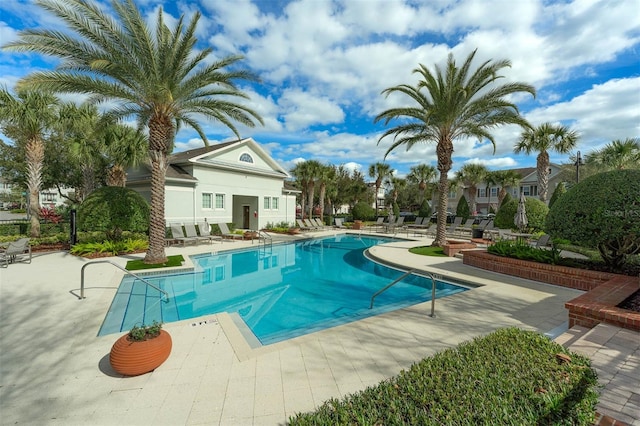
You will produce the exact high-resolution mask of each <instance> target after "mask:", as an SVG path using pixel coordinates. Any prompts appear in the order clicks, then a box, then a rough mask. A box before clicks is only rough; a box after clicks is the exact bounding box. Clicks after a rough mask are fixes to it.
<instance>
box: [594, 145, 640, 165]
mask: <svg viewBox="0 0 640 426" xmlns="http://www.w3.org/2000/svg"><path fill="white" fill-rule="evenodd" d="M585 163H586V164H587V165H595V166H599V168H600V170H602V168H604V169H605V170H623V169H638V168H640V139H638V138H627V139H625V140H623V141H621V140H615V141H612V142H611V143H609V144H607V145H605V147H604V148H602V149H599V150H596V151H593V152H591V153H589V154H587V155H586V158H585Z"/></svg>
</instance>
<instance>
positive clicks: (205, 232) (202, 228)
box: [198, 220, 222, 243]
mask: <svg viewBox="0 0 640 426" xmlns="http://www.w3.org/2000/svg"><path fill="white" fill-rule="evenodd" d="M198 235H199V236H200V238H208V239H209V242H210V243H212V242H214V241H220V242H222V237H221V236H220V235H213V234H211V227H210V226H209V223H207V221H206V220H205V221H204V222H198Z"/></svg>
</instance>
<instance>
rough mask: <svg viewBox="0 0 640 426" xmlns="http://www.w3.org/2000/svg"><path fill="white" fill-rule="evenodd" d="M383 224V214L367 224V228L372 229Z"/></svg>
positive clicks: (378, 227)
mask: <svg viewBox="0 0 640 426" xmlns="http://www.w3.org/2000/svg"><path fill="white" fill-rule="evenodd" d="M383 226H384V216H380V217H378V219H377V220H376V223H374V224H371V225H369V229H371V230H373V229H374V228H375V229H380V228H382V227H383Z"/></svg>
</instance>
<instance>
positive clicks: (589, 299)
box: [463, 250, 640, 331]
mask: <svg viewBox="0 0 640 426" xmlns="http://www.w3.org/2000/svg"><path fill="white" fill-rule="evenodd" d="M463 263H464V264H465V265H469V266H475V267H477V268H482V269H486V270H489V271H493V272H499V273H502V274H507V275H512V276H517V277H520V278H526V279H530V280H534V281H540V282H544V283H547V284H555V285H560V286H563V287H569V288H573V289H576V290H583V291H586V293H585V294H583V295H581V296H579V297H577V298H575V299H573V300H570V301H569V302H567V303H565V307H566V308H567V310H568V311H569V327H573V326H574V325H581V326H583V327H588V328H592V327H595V326H596V325H598V324H599V323H601V322H605V323H607V324H612V325H615V326H618V327H623V328H628V329H631V330H636V331H640V313H639V312H634V311H631V310H628V309H622V308H619V307H618V305H619V304H620V303H622V302H623V301H624V300H625V299H627V298H628V297H629V296H631V295H632V294H633V293H634V292H636V291H637V290H638V288H639V286H640V281H639V279H638V278H637V277H631V276H627V275H617V274H611V273H608V272H599V271H590V270H584V269H578V268H570V267H568V266H556V265H548V264H544V263H537V262H531V261H528V260H520V259H511V258H508V257H502V256H496V255H493V254H490V253H487V252H486V251H477V250H476V251H467V252H465V254H464V257H463Z"/></svg>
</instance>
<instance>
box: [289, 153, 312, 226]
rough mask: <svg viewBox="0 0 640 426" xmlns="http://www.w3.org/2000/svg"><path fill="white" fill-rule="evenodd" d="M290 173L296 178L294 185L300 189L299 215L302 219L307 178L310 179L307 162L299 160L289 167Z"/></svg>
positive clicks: (306, 195)
mask: <svg viewBox="0 0 640 426" xmlns="http://www.w3.org/2000/svg"><path fill="white" fill-rule="evenodd" d="M290 172H291V175H292V176H293V177H294V178H295V179H296V186H297V187H298V188H299V189H300V208H301V209H300V215H301V217H302V218H303V219H304V216H305V214H304V212H305V208H306V201H307V197H308V191H309V180H310V179H311V175H310V170H309V164H308V162H307V161H301V162H299V163H298V164H296V165H295V167H294V168H293V169H291V171H290Z"/></svg>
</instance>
